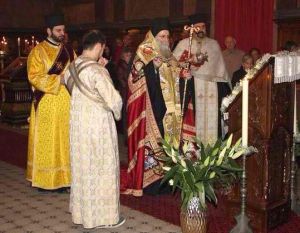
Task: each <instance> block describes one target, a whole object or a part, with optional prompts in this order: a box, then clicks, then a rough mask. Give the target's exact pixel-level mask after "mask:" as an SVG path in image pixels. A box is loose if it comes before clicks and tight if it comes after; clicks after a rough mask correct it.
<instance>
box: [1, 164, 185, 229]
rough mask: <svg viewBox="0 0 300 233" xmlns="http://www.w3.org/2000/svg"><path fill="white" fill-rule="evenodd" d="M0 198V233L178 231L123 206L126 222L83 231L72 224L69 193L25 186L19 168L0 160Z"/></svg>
mask: <svg viewBox="0 0 300 233" xmlns="http://www.w3.org/2000/svg"><path fill="white" fill-rule="evenodd" d="M0 197H1V198H0V233H66V232H67V233H148V232H149V233H150V232H151V233H152V232H155V233H157V232H160V233H165V232H171V231H173V232H176V233H178V232H180V228H179V227H177V226H173V225H170V224H168V223H166V222H164V221H161V220H158V219H156V218H153V217H152V216H149V215H146V214H143V213H141V212H139V211H136V210H132V209H130V208H128V207H125V206H121V215H122V216H124V217H125V218H126V219H127V221H126V222H125V224H124V225H123V226H121V227H119V228H111V229H84V228H83V227H82V226H81V225H75V224H73V223H72V218H71V214H70V213H69V194H57V193H51V192H47V193H40V192H38V190H37V189H36V188H32V187H30V186H29V183H28V182H27V181H26V180H25V179H24V171H23V170H22V169H20V168H17V167H14V166H12V165H9V164H7V163H4V162H1V161H0ZM170 227H171V228H170Z"/></svg>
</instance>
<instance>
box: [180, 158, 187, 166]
mask: <svg viewBox="0 0 300 233" xmlns="http://www.w3.org/2000/svg"><path fill="white" fill-rule="evenodd" d="M180 163H181V165H182V166H183V167H184V168H186V162H185V161H184V159H181V160H180Z"/></svg>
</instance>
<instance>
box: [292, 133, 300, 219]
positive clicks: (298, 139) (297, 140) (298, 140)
mask: <svg viewBox="0 0 300 233" xmlns="http://www.w3.org/2000/svg"><path fill="white" fill-rule="evenodd" d="M296 143H300V135H299V134H294V137H293V147H292V161H291V166H292V169H291V209H292V210H293V211H294V212H295V213H297V214H298V215H299V214H300V205H299V203H297V194H296Z"/></svg>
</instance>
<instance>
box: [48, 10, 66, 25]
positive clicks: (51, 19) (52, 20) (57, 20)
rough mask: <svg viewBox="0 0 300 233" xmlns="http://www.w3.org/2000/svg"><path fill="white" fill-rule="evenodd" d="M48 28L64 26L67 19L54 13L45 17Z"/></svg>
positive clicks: (60, 14)
mask: <svg viewBox="0 0 300 233" xmlns="http://www.w3.org/2000/svg"><path fill="white" fill-rule="evenodd" d="M45 23H46V27H49V28H52V27H55V26H58V25H64V24H65V19H64V15H63V14H62V13H53V14H50V15H47V16H46V17H45Z"/></svg>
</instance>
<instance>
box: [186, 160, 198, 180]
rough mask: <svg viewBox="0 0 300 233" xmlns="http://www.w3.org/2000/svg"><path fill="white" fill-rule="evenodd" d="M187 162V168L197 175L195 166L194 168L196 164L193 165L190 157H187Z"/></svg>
mask: <svg viewBox="0 0 300 233" xmlns="http://www.w3.org/2000/svg"><path fill="white" fill-rule="evenodd" d="M185 163H186V166H187V169H188V170H189V171H191V172H192V173H193V174H194V176H195V175H196V170H195V168H194V166H193V163H192V161H191V160H189V159H187V160H185Z"/></svg>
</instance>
